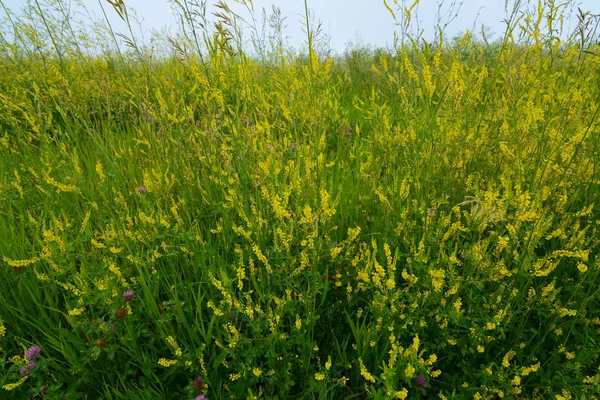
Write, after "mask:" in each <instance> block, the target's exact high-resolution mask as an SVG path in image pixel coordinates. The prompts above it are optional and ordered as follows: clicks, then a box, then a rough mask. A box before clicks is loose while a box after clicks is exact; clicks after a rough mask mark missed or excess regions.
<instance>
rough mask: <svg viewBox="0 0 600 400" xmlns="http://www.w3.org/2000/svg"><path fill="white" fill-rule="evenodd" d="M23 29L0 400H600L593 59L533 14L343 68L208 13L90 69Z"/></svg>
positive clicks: (362, 54) (1, 170)
mask: <svg viewBox="0 0 600 400" xmlns="http://www.w3.org/2000/svg"><path fill="white" fill-rule="evenodd" d="M176 3H177V4H180V2H176ZM182 3H185V5H188V2H185V1H184V2H182ZM35 4H37V5H38V7H37V10H38V11H36V8H35V7H33V8H30V9H29V10H30V11H29V13H24V14H23V15H21V16H18V17H17V16H15V15H14V14H9V16H8V17H10V22H11V24H12V25H10V26H11V29H12V28H14V30H13V33H12V36H11V37H12V40H8V36H7V35H6V33H4V36H3V38H5V40H4V41H2V42H0V55H1V57H0V110H1V112H0V260H1V261H0V386H2V389H1V390H2V391H1V392H0V397H1V398H8V397H11V396H14V397H11V398H26V397H27V394H28V393H29V395H30V396H33V397H37V396H40V397H44V398H52V399H54V398H56V399H58V398H65V399H72V398H73V399H75V398H82V397H84V398H90V399H91V398H106V399H136V398H137V399H149V398H153V399H156V398H172V399H179V398H193V397H196V398H201V397H202V396H206V398H209V399H218V398H237V399H242V398H270V399H277V398H278V399H288V398H298V399H300V398H302V399H306V398H323V399H325V398H332V399H339V398H375V399H386V398H400V399H404V398H407V397H408V398H434V397H435V398H442V399H444V398H474V399H495V398H498V397H499V398H556V399H569V398H596V397H594V396H599V386H598V383H599V380H600V371H599V367H600V360H599V354H600V350H599V347H598V343H597V340H598V339H597V338H598V334H599V333H600V303H599V301H598V299H599V288H600V286H599V283H600V280H599V279H598V275H599V273H600V257H599V255H598V250H599V249H600V241H599V238H600V210H599V207H598V195H599V194H600V148H599V145H600V136H599V135H600V121H599V119H598V112H599V107H600V102H599V96H600V73H599V67H600V57H598V54H597V53H598V48H597V46H595V45H594V43H593V42H592V41H590V40H589V38H590V36H589V35H588V36H587V37H585V36H584V35H583V33H582V34H581V35H580V36H581V38H583V39H584V40H583V41H578V38H579V36H577V32H576V33H575V34H574V35H572V36H570V37H569V39H563V40H562V41H561V39H560V38H559V37H558V36H556V35H553V31H552V29H551V28H548V27H549V26H550V27H551V26H552V23H554V24H557V23H558V22H557V21H556V20H555V19H557V18H558V17H557V15H558V14H557V11H556V9H557V8H556V7H554V4H553V3H552V2H549V3H545V4H540V5H539V7H540V10H541V11H540V10H536V13H537V12H538V11H539V15H541V17H540V18H539V19H538V18H537V16H538V14H533V19H532V18H531V16H530V15H529V14H527V13H525V14H523V16H522V17H520V18H521V19H519V20H518V21H516V22H514V24H515V25H514V26H515V27H516V26H517V22H518V23H519V24H521V32H522V34H521V36H519V38H520V39H519V40H517V38H516V37H515V36H513V35H512V34H509V33H507V34H506V35H505V38H504V39H503V40H500V41H498V42H494V43H489V44H488V43H485V42H483V41H482V42H479V41H476V40H474V39H473V38H472V37H471V36H470V34H468V33H467V34H465V35H464V37H462V38H459V39H458V40H454V41H451V42H449V41H446V40H445V39H443V37H442V38H440V39H439V41H438V42H437V43H429V44H427V43H426V44H421V43H423V42H422V41H421V42H417V41H413V42H410V41H405V42H404V43H398V45H397V47H396V49H395V50H393V51H392V50H388V51H378V52H376V53H374V52H370V51H367V50H361V49H355V50H354V51H353V52H349V53H347V54H346V55H345V56H342V57H324V56H319V54H318V52H316V51H314V49H313V45H312V43H311V40H312V38H311V31H310V27H309V29H308V38H309V44H310V46H309V52H308V54H307V55H305V56H302V57H301V56H297V55H293V54H290V53H288V52H286V51H285V50H284V49H283V47H281V45H282V44H281V42H278V41H277V40H271V42H270V43H271V45H272V49H271V50H272V51H271V52H270V54H266V55H265V56H264V57H260V56H257V55H255V56H252V57H251V56H249V55H248V54H247V53H244V52H243V51H241V50H240V48H239V47H238V46H236V43H237V42H236V40H237V39H236V38H237V36H236V35H237V34H238V33H239V30H238V28H237V27H236V25H235V23H234V22H231V20H227V19H226V17H227V16H228V15H231V14H230V12H231V11H230V10H229V11H228V10H227V9H226V8H225V9H224V11H223V14H221V15H220V18H221V23H220V24H219V25H217V29H214V30H213V31H209V30H208V28H206V27H205V26H204V25H202V26H199V25H201V24H195V23H194V22H193V18H192V14H191V13H190V12H189V10H188V12H187V13H186V12H185V8H183V11H182V15H183V21H184V24H185V23H188V24H189V25H185V26H187V27H188V28H189V29H188V31H187V33H188V34H189V36H186V35H183V36H181V37H180V38H179V39H180V41H178V42H176V41H174V40H172V41H171V43H172V45H173V46H174V48H175V49H176V50H177V51H176V52H175V53H176V54H175V55H173V56H169V57H153V56H152V55H151V54H148V49H146V48H142V47H140V46H141V45H139V44H137V43H135V42H134V41H133V40H132V39H130V40H129V50H127V51H125V50H123V49H120V50H121V51H116V50H115V47H112V48H111V47H110V46H111V45H110V43H108V44H107V43H106V42H103V43H104V44H105V46H106V48H111V49H112V50H106V49H105V50H102V49H101V48H100V47H101V46H100V47H99V48H96V50H94V51H91V52H90V51H89V49H93V44H92V43H93V40H92V39H91V38H89V37H88V38H86V37H85V35H83V34H79V33H78V30H77V28H76V27H75V28H71V27H68V28H66V27H65V25H64V24H61V23H60V21H63V22H64V20H61V16H63V14H61V13H60V12H57V11H56V10H57V8H52V7H58V6H57V4H58V5H63V6H64V4H63V3H62V2H60V1H58V2H57V1H52V2H50V1H49V2H46V3H44V4H46V7H47V8H44V7H41V6H40V4H39V3H37V2H35ZM115 4H116V5H115V7H116V8H117V9H118V10H123V9H122V8H119V7H121V6H120V5H121V4H122V3H121V2H118V1H117V2H115ZM51 6H52V7H51ZM406 11H408V10H405V12H406ZM228 12H229V13H228ZM187 17H189V18H188V19H186V18H187ZM124 18H125V19H126V16H124ZM186 21H187V22H186ZM536 21H537V22H536ZM226 22H229V24H227V23H226ZM584 22H585V20H583V17H582V19H581V20H580V24H579V27H580V28H581V32H588V31H589V24H588V25H585V24H584ZM6 26H8V25H6ZM201 27H204V28H205V30H204V31H203V33H197V32H192V30H193V31H196V29H199V28H201ZM109 28H110V27H108V28H105V30H102V31H99V33H97V34H98V35H105V34H106V32H109V31H110V30H109ZM69 29H71V30H70V31H69ZM515 29H516V28H515ZM544 29H546V30H545V31H544ZM586 29H587V31H586ZM69 32H72V34H70V33H69ZM88 32H89V30H88ZM103 32H104V33H103ZM541 32H542V33H541ZM543 32H547V34H546V35H544V34H543ZM106 37H107V38H109V39H110V36H106ZM115 38H116V37H115ZM75 39H77V40H75ZM94 40H95V39H94ZM186 40H187V41H186ZM115 43H118V41H115ZM182 43H183V44H182ZM186 43H187V44H188V45H189V46H187V47H186V46H185V44H186ZM194 43H195V44H197V45H198V46H199V47H198V49H199V50H200V51H199V52H193V51H192V50H187V49H191V48H193V45H194ZM198 43H200V44H198ZM266 45H267V44H265V46H266ZM201 47H202V48H201ZM85 396H87V397H85Z"/></svg>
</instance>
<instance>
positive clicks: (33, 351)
mask: <svg viewBox="0 0 600 400" xmlns="http://www.w3.org/2000/svg"><path fill="white" fill-rule="evenodd" d="M41 352H42V349H41V348H40V346H31V347H30V348H28V349H27V351H26V352H25V358H27V359H28V360H34V359H36V358H38V356H39V355H40V353H41Z"/></svg>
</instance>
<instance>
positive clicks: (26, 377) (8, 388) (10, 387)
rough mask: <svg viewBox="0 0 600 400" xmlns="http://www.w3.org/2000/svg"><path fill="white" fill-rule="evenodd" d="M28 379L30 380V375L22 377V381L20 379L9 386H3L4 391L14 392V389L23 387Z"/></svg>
mask: <svg viewBox="0 0 600 400" xmlns="http://www.w3.org/2000/svg"><path fill="white" fill-rule="evenodd" d="M28 378H29V375H26V376H24V377H22V378H21V379H19V380H18V381H17V382H15V383H9V384H6V385H4V386H2V389H4V390H8V391H11V390H14V389H16V388H18V387H19V386H21V385H22V384H23V383H24V382H25V381H26V380H27V379H28Z"/></svg>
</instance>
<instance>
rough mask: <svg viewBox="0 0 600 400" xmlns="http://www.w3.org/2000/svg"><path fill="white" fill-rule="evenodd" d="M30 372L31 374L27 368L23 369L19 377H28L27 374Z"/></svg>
mask: <svg viewBox="0 0 600 400" xmlns="http://www.w3.org/2000/svg"><path fill="white" fill-rule="evenodd" d="M28 372H29V371H27V368H21V369H20V370H19V375H21V376H25V375H27V373H28Z"/></svg>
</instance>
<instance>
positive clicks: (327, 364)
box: [325, 356, 331, 371]
mask: <svg viewBox="0 0 600 400" xmlns="http://www.w3.org/2000/svg"><path fill="white" fill-rule="evenodd" d="M330 368H331V356H328V357H327V362H326V363H325V369H326V370H327V371H329V369H330Z"/></svg>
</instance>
